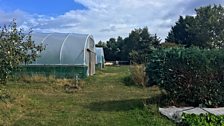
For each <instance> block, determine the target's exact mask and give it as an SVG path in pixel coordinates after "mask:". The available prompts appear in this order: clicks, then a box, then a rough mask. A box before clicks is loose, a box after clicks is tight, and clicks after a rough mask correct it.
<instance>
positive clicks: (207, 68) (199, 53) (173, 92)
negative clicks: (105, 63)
mask: <svg viewBox="0 0 224 126" xmlns="http://www.w3.org/2000/svg"><path fill="white" fill-rule="evenodd" d="M150 56H151V58H150V61H149V63H148V65H147V68H146V72H147V75H148V77H149V85H155V84H158V85H159V86H160V87H161V88H163V89H165V90H166V93H167V95H168V97H170V100H171V102H173V103H174V104H177V103H178V104H181V103H184V104H187V105H193V106H198V105H199V104H203V105H206V106H221V105H224V103H223V101H224V84H223V82H224V78H223V76H224V73H223V71H224V66H223V64H224V50H221V49H212V50H200V49H198V48H187V49H185V48H169V49H158V50H156V51H154V52H153V53H152V54H151V55H150Z"/></svg>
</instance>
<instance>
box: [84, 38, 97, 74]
mask: <svg viewBox="0 0 224 126" xmlns="http://www.w3.org/2000/svg"><path fill="white" fill-rule="evenodd" d="M89 38H90V39H92V41H93V44H94V49H95V41H94V39H93V36H92V35H90V34H88V36H87V37H86V41H85V46H84V49H83V51H84V59H83V65H87V64H86V50H85V48H86V44H87V42H88V39H89ZM88 69H89V68H88ZM88 71H89V70H88ZM87 75H88V76H89V72H87Z"/></svg>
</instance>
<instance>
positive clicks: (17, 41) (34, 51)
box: [0, 20, 44, 84]
mask: <svg viewBox="0 0 224 126" xmlns="http://www.w3.org/2000/svg"><path fill="white" fill-rule="evenodd" d="M0 30H1V32H0V56H1V57H0V83H1V84H6V81H7V78H8V75H9V74H10V73H11V72H12V71H13V70H15V69H17V68H18V66H19V65H21V64H23V63H25V64H27V63H31V62H32V61H35V60H36V58H37V57H38V56H39V55H38V54H39V53H40V52H41V51H43V49H44V47H43V45H42V44H40V45H36V44H35V43H34V42H33V41H32V37H31V32H32V31H30V32H29V33H27V34H25V33H23V32H24V31H23V30H22V29H18V28H17V25H16V22H15V20H13V21H12V23H11V24H10V25H9V26H4V27H0Z"/></svg>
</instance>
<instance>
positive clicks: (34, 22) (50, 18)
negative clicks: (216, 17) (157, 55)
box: [0, 0, 224, 42]
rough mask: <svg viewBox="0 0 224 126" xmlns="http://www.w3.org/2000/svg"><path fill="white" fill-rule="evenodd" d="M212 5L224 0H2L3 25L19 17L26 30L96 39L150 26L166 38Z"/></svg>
mask: <svg viewBox="0 0 224 126" xmlns="http://www.w3.org/2000/svg"><path fill="white" fill-rule="evenodd" d="M209 4H221V5H224V0H0V25H3V24H8V23H9V22H10V21H12V19H13V18H15V19H16V21H17V24H18V26H19V27H21V28H24V29H25V30H26V29H30V28H32V29H33V31H34V32H48V33H49V32H62V33H68V32H72V33H85V34H92V35H93V36H94V38H95V41H96V42H98V41H99V40H103V41H106V40H108V39H109V38H111V37H117V36H122V37H126V36H128V34H129V33H130V31H131V30H133V29H135V28H142V27H145V26H147V27H148V29H149V31H150V33H152V34H155V33H156V34H157V35H158V36H159V37H161V38H162V39H163V40H164V38H165V37H166V36H167V34H168V32H169V30H170V28H171V26H173V25H174V24H175V22H176V21H177V20H178V18H179V16H180V15H182V16H185V15H195V12H194V9H195V8H198V7H201V6H206V5H209Z"/></svg>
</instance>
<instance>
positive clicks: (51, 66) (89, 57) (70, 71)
mask: <svg viewBox="0 0 224 126" xmlns="http://www.w3.org/2000/svg"><path fill="white" fill-rule="evenodd" d="M32 39H33V41H34V43H36V44H41V43H42V44H43V45H44V46H45V50H44V51H43V52H41V53H40V57H39V58H37V60H36V61H35V62H33V63H32V64H29V65H25V66H23V67H22V68H23V69H22V70H21V72H23V73H25V74H29V75H30V74H31V75H33V74H35V75H36V74H41V75H47V76H49V75H54V76H56V77H63V78H73V77H75V76H79V78H85V77H87V76H89V75H93V74H95V64H96V52H95V42H94V39H93V36H92V35H87V34H75V33H33V34H32Z"/></svg>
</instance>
